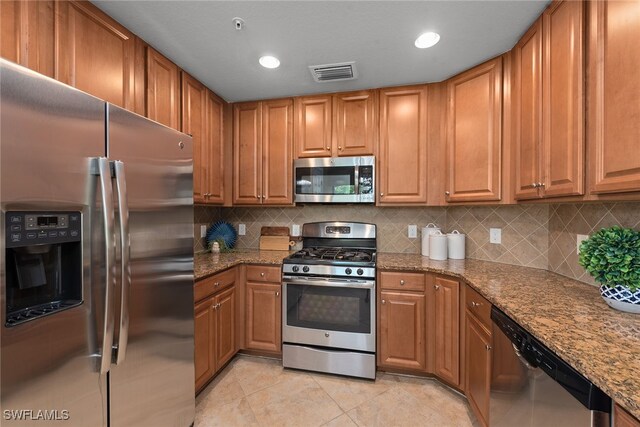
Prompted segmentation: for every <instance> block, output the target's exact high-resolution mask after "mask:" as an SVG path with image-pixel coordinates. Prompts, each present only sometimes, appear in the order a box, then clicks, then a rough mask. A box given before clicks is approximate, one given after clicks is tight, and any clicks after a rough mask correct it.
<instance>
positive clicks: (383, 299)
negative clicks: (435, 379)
mask: <svg viewBox="0 0 640 427" xmlns="http://www.w3.org/2000/svg"><path fill="white" fill-rule="evenodd" d="M378 307H379V312H380V326H379V328H380V329H379V331H380V351H379V354H378V358H379V359H378V363H379V364H380V365H384V366H388V367H395V368H403V369H414V370H420V371H423V370H425V369H426V359H427V357H426V356H427V354H426V343H425V318H424V316H425V298H424V295H421V294H412V293H399V292H381V293H380V304H379V306H378Z"/></svg>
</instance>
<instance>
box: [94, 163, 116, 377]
mask: <svg viewBox="0 0 640 427" xmlns="http://www.w3.org/2000/svg"><path fill="white" fill-rule="evenodd" d="M96 162H97V166H98V176H99V179H100V190H101V193H102V215H103V220H104V242H105V295H104V300H105V304H104V305H105V307H104V330H103V331H102V332H103V333H102V355H101V357H100V374H101V375H104V374H106V373H107V372H109V368H110V367H111V352H112V350H111V346H112V345H113V326H114V322H115V321H114V316H115V313H114V307H113V303H114V301H113V299H114V292H115V279H116V277H115V269H116V267H115V260H116V246H115V224H114V213H113V194H112V188H111V165H110V163H109V160H108V159H106V158H104V157H99V158H97V159H96Z"/></svg>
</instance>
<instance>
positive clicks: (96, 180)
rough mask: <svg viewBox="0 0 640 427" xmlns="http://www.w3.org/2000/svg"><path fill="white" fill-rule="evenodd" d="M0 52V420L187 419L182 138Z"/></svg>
mask: <svg viewBox="0 0 640 427" xmlns="http://www.w3.org/2000/svg"><path fill="white" fill-rule="evenodd" d="M0 61H1V62H0V135H1V139H0V207H1V209H2V213H1V215H0V217H1V220H0V221H1V222H2V226H1V227H0V229H1V230H2V238H1V239H0V245H1V248H0V252H1V253H2V257H0V258H1V264H0V279H1V288H0V291H1V292H0V320H1V322H2V326H1V328H0V331H1V332H0V346H1V348H0V409H1V413H0V416H1V417H2V418H0V424H1V425H2V426H13V425H19V426H28V425H37V426H43V425H48V424H49V423H51V424H55V425H65V426H67V425H68V426H83V427H84V426H92V427H93V426H111V427H128V426H180V427H181V426H189V425H192V424H193V420H194V412H195V403H194V365H193V355H194V340H193V230H194V229H193V178H192V168H193V166H192V142H191V138H190V137H189V136H187V135H185V134H182V133H180V132H177V131H175V130H172V129H169V128H167V127H165V126H162V125H160V124H158V123H155V122H153V121H150V120H148V119H146V118H144V117H141V116H138V115H135V114H133V113H130V112H128V111H125V110H123V109H121V108H118V107H116V106H113V105H110V104H108V103H106V102H104V101H102V100H100V99H97V98H94V97H92V96H90V95H88V94H85V93H83V92H81V91H78V90H75V89H73V88H70V87H68V86H66V85H63V84H61V83H58V82H56V81H54V80H51V79H49V78H47V77H44V76H41V75H39V74H37V73H34V72H31V71H29V70H27V69H25V68H22V67H20V66H17V65H15V64H12V63H10V62H7V61H4V60H0Z"/></svg>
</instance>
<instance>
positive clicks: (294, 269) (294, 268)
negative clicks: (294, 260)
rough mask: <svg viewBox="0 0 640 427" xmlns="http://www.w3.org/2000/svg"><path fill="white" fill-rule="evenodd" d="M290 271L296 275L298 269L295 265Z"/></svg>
mask: <svg viewBox="0 0 640 427" xmlns="http://www.w3.org/2000/svg"><path fill="white" fill-rule="evenodd" d="M291 270H292V271H293V272H294V273H297V272H298V271H299V270H300V267H298V266H297V265H294V266H293V267H291Z"/></svg>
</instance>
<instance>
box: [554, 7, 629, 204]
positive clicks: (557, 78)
mask: <svg viewBox="0 0 640 427" xmlns="http://www.w3.org/2000/svg"><path fill="white" fill-rule="evenodd" d="M584 5H585V3H584V2H581V1H556V2H553V3H552V4H551V5H550V6H549V7H548V8H547V10H545V12H544V14H543V15H542V19H543V20H544V22H543V25H542V27H543V30H544V60H543V64H544V66H543V78H542V82H543V83H542V84H543V88H544V90H543V96H542V100H543V101H542V111H543V112H544V119H543V123H544V133H543V137H542V142H543V150H542V154H543V156H542V159H543V168H544V176H543V180H542V183H543V187H542V190H543V192H544V195H545V197H553V196H570V195H579V194H584V179H585V178H584V163H585V158H584V157H585V154H584V132H585V131H584V98H585V96H584V37H583V31H584V12H583V11H584ZM639 18H640V15H639ZM636 34H638V35H640V31H639V32H637V33H636ZM639 56H640V55H639ZM638 64H639V65H640V62H639V63H638ZM638 87H640V86H638ZM637 94H638V95H640V91H639V92H637ZM635 102H636V105H638V104H639V103H640V102H638V100H637V98H636V101H635ZM638 111H640V110H638ZM637 136H640V132H639V133H638V134H637ZM636 147H637V148H640V145H638V146H636ZM638 152H640V150H638ZM637 157H640V156H637Z"/></svg>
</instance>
